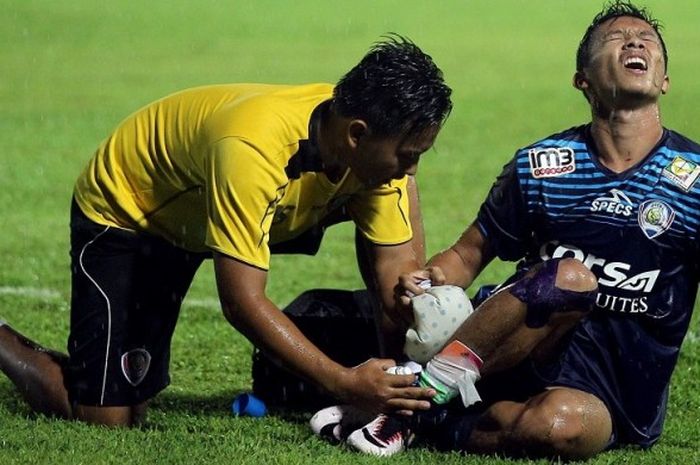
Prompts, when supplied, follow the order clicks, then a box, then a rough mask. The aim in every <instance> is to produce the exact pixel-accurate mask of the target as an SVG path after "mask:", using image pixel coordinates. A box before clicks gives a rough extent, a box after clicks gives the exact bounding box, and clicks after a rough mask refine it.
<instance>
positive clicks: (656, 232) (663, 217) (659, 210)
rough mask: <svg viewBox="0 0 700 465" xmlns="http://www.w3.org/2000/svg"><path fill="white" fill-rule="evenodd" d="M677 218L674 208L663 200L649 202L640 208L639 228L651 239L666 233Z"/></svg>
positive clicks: (643, 203)
mask: <svg viewBox="0 0 700 465" xmlns="http://www.w3.org/2000/svg"><path fill="white" fill-rule="evenodd" d="M675 217H676V212H675V211H674V210H673V208H671V207H669V206H668V204H667V203H666V202H664V201H662V200H647V201H645V202H642V204H641V205H640V206H639V216H638V221H639V227H640V228H642V231H643V232H644V235H645V236H647V237H648V238H649V239H654V238H655V237H657V236H660V235H661V234H663V233H664V232H666V231H667V230H668V228H670V227H671V224H672V223H673V219H674V218H675Z"/></svg>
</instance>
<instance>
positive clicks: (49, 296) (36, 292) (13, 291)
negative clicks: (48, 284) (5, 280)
mask: <svg viewBox="0 0 700 465" xmlns="http://www.w3.org/2000/svg"><path fill="white" fill-rule="evenodd" d="M0 295H16V296H20V297H30V298H33V299H44V300H56V299H60V298H61V293H60V292H58V291H55V290H53V289H47V288H43V287H25V286H0Z"/></svg>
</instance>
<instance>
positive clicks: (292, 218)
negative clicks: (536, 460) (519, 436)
mask: <svg viewBox="0 0 700 465" xmlns="http://www.w3.org/2000/svg"><path fill="white" fill-rule="evenodd" d="M450 109H451V102H450V89H449V87H448V86H447V85H446V84H445V83H444V81H443V78H442V73H441V71H440V70H439V69H438V68H437V66H435V64H434V63H433V61H432V59H431V58H430V57H429V56H427V55H426V54H424V53H423V52H422V51H421V50H420V49H419V48H418V47H417V46H416V45H414V44H413V43H411V42H410V41H408V40H406V39H404V38H402V37H399V36H392V37H390V38H387V39H386V40H384V41H382V42H379V43H377V44H375V45H374V47H373V48H372V49H371V50H370V51H369V52H368V53H367V55H366V56H365V57H364V58H363V59H362V60H361V62H360V63H359V64H358V65H357V66H355V67H354V68H353V69H352V70H351V71H350V72H349V73H348V74H346V75H345V76H344V77H343V78H342V79H341V80H340V81H339V82H338V84H337V85H336V86H332V85H329V84H311V85H300V86H282V85H262V84H237V85H219V86H208V87H200V88H194V89H189V90H185V91H183V92H180V93H176V94H173V95H170V96H168V97H165V98H163V99H161V100H158V101H156V102H154V103H152V104H150V105H148V106H146V107H145V108H143V109H141V110H139V111H137V112H136V113H134V114H133V115H131V116H129V117H128V118H127V119H126V120H124V121H123V122H122V123H121V124H120V125H119V126H118V128H117V129H116V130H115V131H114V132H113V133H112V134H111V135H110V136H109V137H108V138H107V139H106V140H105V141H104V142H103V143H102V145H101V146H100V147H99V148H98V150H97V152H96V154H95V156H94V157H93V159H92V160H91V161H90V163H89V164H88V166H87V168H86V169H85V170H84V171H83V173H82V174H81V175H80V177H79V178H78V181H77V183H76V185H75V191H74V202H73V206H72V211H71V257H72V273H73V275H72V277H73V280H72V282H73V288H72V304H71V305H72V309H71V332H70V336H69V341H68V352H69V355H68V357H67V358H66V357H65V356H62V355H61V354H57V353H54V352H50V351H46V350H44V349H42V348H41V347H39V346H37V345H35V344H34V343H32V342H31V341H29V340H27V339H26V338H24V337H23V336H22V335H20V334H19V333H17V332H16V331H15V330H13V329H11V328H10V327H9V326H7V325H0V368H2V370H3V371H4V372H5V373H6V374H7V375H8V376H9V377H10V379H11V380H13V381H14V383H15V384H16V385H17V386H18V388H19V389H20V391H21V392H22V393H23V394H24V396H25V398H26V399H27V401H28V402H29V403H30V405H31V406H32V407H33V408H34V409H35V410H37V411H39V412H43V413H48V414H54V415H59V416H62V417H65V418H75V419H79V420H83V421H87V422H91V423H97V424H106V425H132V424H135V423H137V422H138V421H139V420H140V419H141V418H142V417H143V415H144V413H145V410H146V404H147V402H148V400H149V399H151V398H152V397H154V396H155V395H156V394H157V393H158V392H160V391H161V390H162V389H164V388H165V387H166V386H167V385H168V383H169V376H168V363H169V355H170V339H171V337H172V333H173V331H174V328H175V324H176V321H177V316H178V312H179V308H180V303H181V301H182V299H183V298H184V296H185V293H186V292H187V289H188V287H189V285H190V282H191V280H192V278H193V276H194V274H195V272H196V270H197V268H198V266H199V265H200V264H201V262H202V260H204V259H205V258H208V257H213V260H214V267H215V273H216V280H217V286H218V290H219V296H220V300H221V304H222V308H223V312H224V315H225V316H226V318H227V319H228V321H229V322H230V323H231V324H232V325H233V326H234V327H235V328H236V329H238V330H239V331H241V332H242V333H243V334H244V335H246V336H247V337H248V338H249V339H250V340H251V341H252V342H253V343H255V344H256V345H257V346H258V347H260V348H261V349H262V350H264V351H266V352H267V353H268V354H270V355H271V356H273V357H274V358H275V359H277V360H280V362H281V363H282V364H283V365H285V366H286V367H288V368H289V369H291V370H293V371H295V372H296V373H297V374H299V375H301V376H303V377H305V378H308V379H310V380H312V381H314V382H315V383H317V384H318V385H319V386H320V387H322V388H324V389H325V390H327V391H328V392H330V393H331V394H333V395H335V396H336V397H337V398H339V399H340V400H343V401H346V402H351V403H355V404H357V405H359V406H362V407H364V408H367V409H371V410H384V411H386V410H397V409H403V410H411V409H420V408H428V406H429V403H428V399H429V398H430V396H431V395H432V394H433V391H432V390H430V389H423V388H418V387H412V386H411V383H412V381H413V379H414V377H413V376H412V375H408V376H396V375H390V374H386V373H385V371H384V370H385V369H386V368H387V367H389V366H391V365H393V364H394V363H393V361H392V360H389V359H383V360H377V359H373V360H370V361H368V362H367V363H365V364H362V365H360V366H358V367H354V368H347V367H343V366H341V365H339V364H338V363H336V362H334V361H333V360H331V359H330V358H328V357H327V356H326V355H325V354H323V353H322V351H320V350H319V349H318V348H317V347H315V346H314V345H313V344H312V343H311V342H310V341H309V340H308V339H307V338H306V337H305V336H304V335H303V334H302V333H301V332H300V331H299V330H298V328H297V327H296V326H295V325H294V324H293V323H292V322H291V321H290V320H289V319H288V318H287V317H286V316H285V315H284V314H283V313H282V312H280V311H279V309H278V308H277V307H276V306H275V304H274V303H272V302H271V301H270V300H269V299H268V298H267V296H266V294H265V285H266V280H267V270H268V267H269V261H270V254H271V253H275V252H278V251H280V252H286V253H288V252H301V253H314V252H315V251H316V250H317V249H318V245H319V241H320V239H321V236H322V234H323V229H324V228H325V227H326V226H328V225H330V224H332V223H335V222H338V221H341V220H344V219H350V220H352V221H353V222H354V224H355V225H356V227H357V231H358V234H359V235H360V237H361V238H362V239H361V241H359V242H360V243H362V244H364V246H365V247H366V248H367V250H366V251H365V252H366V255H367V257H368V259H367V263H364V266H363V271H364V273H363V274H364V275H365V278H366V281H367V285H368V287H371V288H373V289H376V290H377V292H378V294H379V295H378V301H379V302H380V303H381V304H382V305H381V307H382V309H383V315H382V316H381V318H382V324H383V329H384V330H385V333H386V334H387V336H390V335H391V332H392V331H391V330H392V327H393V325H392V322H391V311H392V309H393V305H394V303H393V288H394V285H395V284H396V282H397V279H398V276H399V275H400V274H401V273H405V272H408V271H410V270H413V269H416V268H418V267H420V266H422V265H423V263H422V258H421V257H422V254H421V250H422V249H421V248H422V236H421V234H420V231H416V233H417V234H415V237H414V234H413V230H412V229H415V228H412V227H411V223H412V222H413V223H416V221H415V219H416V218H417V214H418V212H417V211H416V209H415V207H416V202H415V201H410V200H409V199H411V198H412V199H415V198H416V195H415V192H414V191H413V187H411V186H409V184H411V183H409V178H410V177H411V175H413V174H415V171H416V167H417V163H418V160H419V157H420V155H421V154H422V153H424V152H425V151H427V150H428V149H429V148H430V147H431V146H432V145H433V142H434V140H435V137H436V136H437V134H438V132H439V130H440V128H441V126H442V124H443V123H444V120H445V119H446V117H447V115H448V114H449V111H450ZM411 182H412V181H411ZM409 205H410V206H409ZM411 207H413V211H411ZM20 366H25V367H26V366H29V367H31V368H32V369H30V370H24V369H20V368H19V367H20Z"/></svg>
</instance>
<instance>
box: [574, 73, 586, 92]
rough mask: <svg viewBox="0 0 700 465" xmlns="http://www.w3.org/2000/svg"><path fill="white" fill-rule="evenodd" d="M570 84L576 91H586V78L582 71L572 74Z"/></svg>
mask: <svg viewBox="0 0 700 465" xmlns="http://www.w3.org/2000/svg"><path fill="white" fill-rule="evenodd" d="M572 84H573V86H574V87H575V88H577V89H578V90H584V91H585V90H586V89H588V78H587V77H586V74H585V73H584V72H583V71H576V72H575V73H574V78H573V79H572Z"/></svg>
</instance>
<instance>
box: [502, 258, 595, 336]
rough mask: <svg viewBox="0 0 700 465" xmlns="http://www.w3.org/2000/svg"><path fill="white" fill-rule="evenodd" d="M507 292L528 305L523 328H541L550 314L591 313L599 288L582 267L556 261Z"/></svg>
mask: <svg viewBox="0 0 700 465" xmlns="http://www.w3.org/2000/svg"><path fill="white" fill-rule="evenodd" d="M509 291H510V293H511V294H512V295H513V296H514V297H515V298H517V299H518V300H520V301H521V302H523V303H524V304H525V305H527V314H526V317H525V324H526V325H527V326H528V327H530V328H540V327H542V326H544V325H546V324H547V322H548V321H549V319H550V317H551V316H552V314H553V313H556V312H566V311H579V312H587V311H590V310H591V309H592V308H593V304H595V299H596V295H597V292H598V287H597V281H596V278H595V275H593V273H591V272H590V270H588V269H587V268H586V267H585V266H584V265H583V263H581V262H580V261H578V260H575V259H571V258H558V259H552V260H548V261H546V262H544V263H543V264H542V266H541V267H540V268H539V269H537V271H535V272H534V274H532V275H529V276H525V277H524V278H522V279H521V280H519V281H517V282H516V283H515V284H513V285H512V286H511V287H510V288H509Z"/></svg>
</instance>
